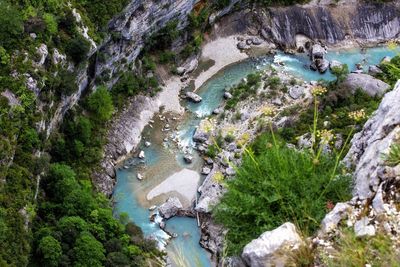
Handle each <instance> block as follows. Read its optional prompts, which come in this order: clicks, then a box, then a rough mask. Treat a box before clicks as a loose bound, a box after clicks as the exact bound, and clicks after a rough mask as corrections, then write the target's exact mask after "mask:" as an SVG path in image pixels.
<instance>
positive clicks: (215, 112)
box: [212, 108, 223, 115]
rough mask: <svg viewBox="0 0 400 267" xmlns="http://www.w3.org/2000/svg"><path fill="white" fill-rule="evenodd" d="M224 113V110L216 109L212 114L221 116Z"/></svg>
mask: <svg viewBox="0 0 400 267" xmlns="http://www.w3.org/2000/svg"><path fill="white" fill-rule="evenodd" d="M222 111H223V109H222V108H216V109H214V110H213V112H212V113H213V114H214V115H218V114H220V113H221V112H222Z"/></svg>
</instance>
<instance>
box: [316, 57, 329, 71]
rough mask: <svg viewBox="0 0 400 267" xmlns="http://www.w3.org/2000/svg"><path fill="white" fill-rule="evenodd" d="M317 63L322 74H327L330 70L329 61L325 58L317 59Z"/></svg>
mask: <svg viewBox="0 0 400 267" xmlns="http://www.w3.org/2000/svg"><path fill="white" fill-rule="evenodd" d="M315 63H316V66H317V69H318V71H319V72H320V73H325V72H326V71H327V70H328V68H329V60H327V59H325V58H317V59H316V60H315Z"/></svg>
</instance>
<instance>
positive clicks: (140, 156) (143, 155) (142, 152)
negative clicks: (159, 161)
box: [138, 150, 146, 159]
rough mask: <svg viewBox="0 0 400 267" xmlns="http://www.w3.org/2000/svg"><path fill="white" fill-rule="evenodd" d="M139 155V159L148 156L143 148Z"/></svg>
mask: <svg viewBox="0 0 400 267" xmlns="http://www.w3.org/2000/svg"><path fill="white" fill-rule="evenodd" d="M138 157H139V159H144V158H145V157H146V156H145V154H144V151H143V150H141V151H140V152H139V156H138Z"/></svg>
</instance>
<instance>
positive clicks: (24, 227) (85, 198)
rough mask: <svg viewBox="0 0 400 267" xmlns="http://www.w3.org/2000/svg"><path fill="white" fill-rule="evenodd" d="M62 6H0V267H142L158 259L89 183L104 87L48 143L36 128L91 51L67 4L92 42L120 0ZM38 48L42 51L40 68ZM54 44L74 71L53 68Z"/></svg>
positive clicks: (104, 116) (3, 0) (97, 155)
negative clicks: (44, 50)
mask: <svg viewBox="0 0 400 267" xmlns="http://www.w3.org/2000/svg"><path fill="white" fill-rule="evenodd" d="M69 2H70V3H71V5H69V4H68V3H69ZM69 2H67V1H55V0H39V1H30V0H24V1H15V0H9V1H7V0H0V94H1V95H0V192H1V194H0V266H26V265H27V264H28V263H29V264H30V265H32V266H57V265H63V266H68V265H75V266H99V265H102V266H103V265H107V266H128V265H132V264H134V265H135V264H136V265H135V266H143V265H145V264H144V261H147V259H148V258H153V257H154V256H153V255H154V254H157V253H158V252H156V251H155V249H154V244H152V243H151V242H147V241H146V240H144V238H143V235H142V234H141V232H140V229H137V227H135V226H134V225H133V224H132V223H129V222H127V221H126V220H124V222H123V223H120V222H119V221H118V220H116V219H114V218H113V216H112V209H111V205H110V201H109V200H107V199H106V198H105V197H104V196H102V195H101V194H98V193H95V192H94V190H93V189H92V185H91V182H90V174H91V172H92V170H93V169H94V168H95V167H96V166H97V164H98V162H99V160H100V159H101V157H102V145H103V144H104V133H105V131H106V122H107V120H108V119H109V118H110V116H111V114H112V112H113V110H114V108H113V106H114V105H113V103H112V97H111V95H110V94H109V93H108V91H106V90H105V89H104V88H103V89H102V87H100V89H99V90H98V91H97V92H96V93H94V94H93V95H92V96H90V97H88V98H87V99H85V100H83V101H82V104H81V106H84V107H85V110H84V109H82V108H80V107H79V106H78V107H77V108H76V109H75V110H73V111H70V112H69V113H68V114H67V116H66V118H65V120H64V123H63V125H62V126H61V130H60V132H59V133H55V134H54V135H53V136H52V137H51V138H50V139H47V136H46V135H47V134H46V133H45V132H44V131H41V132H39V131H38V129H39V128H41V126H40V125H41V123H42V122H43V121H42V120H47V119H49V118H50V117H51V116H53V115H54V112H55V108H56V107H57V106H58V104H59V103H60V101H62V100H63V99H65V97H67V96H69V95H71V94H73V93H74V92H76V91H77V89H78V88H77V83H76V77H77V73H78V72H79V70H80V68H81V65H80V64H81V63H82V62H86V61H87V54H88V51H89V49H90V45H89V42H88V41H87V40H86V39H85V38H84V37H82V35H81V33H80V30H79V27H81V25H80V23H81V22H78V21H77V20H76V19H75V17H74V15H73V14H72V13H73V8H76V10H77V11H78V12H79V13H80V15H81V17H82V21H83V22H84V23H85V24H86V25H88V26H89V35H90V36H91V37H92V38H94V40H96V41H99V40H100V38H101V37H102V34H101V33H99V32H101V31H102V30H104V29H105V28H106V23H107V21H108V20H109V18H111V16H112V15H114V14H115V13H117V12H119V11H120V10H121V9H122V8H123V7H124V6H125V4H126V2H127V1H92V0H85V1H81V0H76V1H69ZM41 44H46V45H47V50H48V52H49V56H48V57H47V59H46V61H45V62H44V64H39V63H38V62H39V60H40V55H39V54H38V52H37V48H38V47H40V46H41ZM55 48H56V49H57V50H58V52H59V54H66V55H67V60H68V61H73V62H74V63H75V68H74V69H73V70H72V69H71V68H68V70H67V67H68V64H65V65H63V64H62V63H59V64H56V63H54V62H53V60H52V59H51V57H52V55H53V52H54V49H55ZM42 63H43V62H42ZM34 81H36V83H34ZM27 82H30V83H31V85H32V87H28V86H27ZM49 140H50V141H49ZM40 176H41V177H42V179H41V182H40V189H39V190H38V191H36V190H37V189H38V188H37V180H38V178H39V177H40ZM132 229H135V230H134V231H132Z"/></svg>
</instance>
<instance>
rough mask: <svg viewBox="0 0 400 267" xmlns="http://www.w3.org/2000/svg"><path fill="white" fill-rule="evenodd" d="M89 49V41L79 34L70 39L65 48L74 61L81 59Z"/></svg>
mask: <svg viewBox="0 0 400 267" xmlns="http://www.w3.org/2000/svg"><path fill="white" fill-rule="evenodd" d="M89 51H90V44H89V41H88V40H86V39H85V38H84V37H82V36H81V35H78V36H77V37H75V38H74V39H72V40H70V41H69V43H68V44H67V47H66V48H65V52H67V55H68V56H70V57H71V58H72V60H73V61H74V62H75V63H77V64H78V63H80V62H81V61H83V60H84V59H85V58H86V56H87V54H88V53H89Z"/></svg>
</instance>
